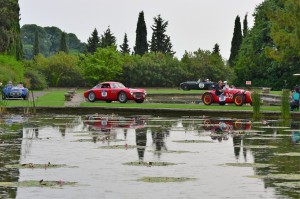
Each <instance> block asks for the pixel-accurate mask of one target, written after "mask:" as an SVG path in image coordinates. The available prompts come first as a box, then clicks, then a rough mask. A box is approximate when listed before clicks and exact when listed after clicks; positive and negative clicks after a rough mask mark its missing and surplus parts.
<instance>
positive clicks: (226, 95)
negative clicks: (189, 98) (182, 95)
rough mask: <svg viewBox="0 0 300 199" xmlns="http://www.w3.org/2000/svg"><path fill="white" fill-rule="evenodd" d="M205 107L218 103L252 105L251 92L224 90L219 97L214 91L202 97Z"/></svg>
mask: <svg viewBox="0 0 300 199" xmlns="http://www.w3.org/2000/svg"><path fill="white" fill-rule="evenodd" d="M202 101H203V103H204V104H205V105H211V104H212V103H219V104H220V105H224V104H227V103H228V104H229V103H234V104H235V105H236V106H243V104H245V103H250V104H251V105H252V98H251V92H250V91H245V90H243V89H225V90H224V92H223V93H222V94H221V95H216V90H212V91H209V92H205V93H204V94H203V95H202Z"/></svg>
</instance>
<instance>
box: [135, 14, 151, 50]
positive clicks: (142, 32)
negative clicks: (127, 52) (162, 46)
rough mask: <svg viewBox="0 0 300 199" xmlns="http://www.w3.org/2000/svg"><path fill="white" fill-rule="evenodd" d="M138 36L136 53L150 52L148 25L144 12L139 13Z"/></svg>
mask: <svg viewBox="0 0 300 199" xmlns="http://www.w3.org/2000/svg"><path fill="white" fill-rule="evenodd" d="M135 33H136V38H135V46H134V48H133V49H134V53H135V54H136V55H144V54H145V53H147V52H148V42H147V27H146V23H145V19H144V12H143V11H142V12H140V13H139V18H138V22H137V27H136V31H135Z"/></svg>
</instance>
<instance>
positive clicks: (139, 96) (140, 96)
mask: <svg viewBox="0 0 300 199" xmlns="http://www.w3.org/2000/svg"><path fill="white" fill-rule="evenodd" d="M144 96H145V94H144V93H134V97H135V98H137V99H140V98H143V97H144Z"/></svg>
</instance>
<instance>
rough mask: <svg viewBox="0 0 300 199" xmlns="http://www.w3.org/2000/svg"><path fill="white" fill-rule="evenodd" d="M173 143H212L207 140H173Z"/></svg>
mask: <svg viewBox="0 0 300 199" xmlns="http://www.w3.org/2000/svg"><path fill="white" fill-rule="evenodd" d="M173 142H178V143H214V142H213V141H208V140H174V141H173Z"/></svg>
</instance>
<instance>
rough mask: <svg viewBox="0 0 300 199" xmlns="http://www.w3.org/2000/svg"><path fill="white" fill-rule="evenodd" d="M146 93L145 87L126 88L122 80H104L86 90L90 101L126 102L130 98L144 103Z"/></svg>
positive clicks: (85, 94) (86, 96) (85, 93)
mask: <svg viewBox="0 0 300 199" xmlns="http://www.w3.org/2000/svg"><path fill="white" fill-rule="evenodd" d="M146 95H147V93H146V91H145V90H144V89H132V88H126V87H125V86H124V85H123V84H122V83H120V82H102V83H100V84H97V85H96V86H94V87H93V88H92V89H89V90H87V91H85V92H84V97H85V98H87V99H88V100H89V101H90V102H94V101H96V100H103V101H106V102H107V103H110V102H112V101H119V102H121V103H126V102H127V101H128V100H134V101H136V102H137V103H143V102H144V100H145V97H146Z"/></svg>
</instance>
